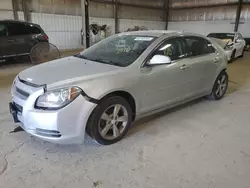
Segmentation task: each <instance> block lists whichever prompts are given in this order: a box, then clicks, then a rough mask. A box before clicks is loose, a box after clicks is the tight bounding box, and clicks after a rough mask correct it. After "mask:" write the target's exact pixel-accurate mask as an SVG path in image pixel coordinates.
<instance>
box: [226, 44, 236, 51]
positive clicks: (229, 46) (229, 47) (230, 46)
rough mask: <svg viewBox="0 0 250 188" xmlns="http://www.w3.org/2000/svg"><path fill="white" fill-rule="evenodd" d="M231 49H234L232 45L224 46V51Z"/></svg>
mask: <svg viewBox="0 0 250 188" xmlns="http://www.w3.org/2000/svg"><path fill="white" fill-rule="evenodd" d="M233 48H234V47H233V44H229V45H226V47H225V50H232V49H233Z"/></svg>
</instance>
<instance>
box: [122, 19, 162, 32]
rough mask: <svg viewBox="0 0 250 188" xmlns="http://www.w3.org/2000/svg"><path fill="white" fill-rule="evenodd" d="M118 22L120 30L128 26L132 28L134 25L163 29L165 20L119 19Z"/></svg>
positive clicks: (124, 29)
mask: <svg viewBox="0 0 250 188" xmlns="http://www.w3.org/2000/svg"><path fill="white" fill-rule="evenodd" d="M119 22H120V24H119V31H120V32H123V31H126V30H127V29H129V28H134V27H135V26H140V27H146V28H147V29H153V30H157V29H165V22H161V21H147V20H130V19H120V20H119Z"/></svg>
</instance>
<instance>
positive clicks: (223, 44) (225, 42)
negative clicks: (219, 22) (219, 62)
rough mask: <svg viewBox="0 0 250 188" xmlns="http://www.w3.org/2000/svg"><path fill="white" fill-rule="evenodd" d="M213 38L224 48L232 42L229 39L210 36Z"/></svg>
mask: <svg viewBox="0 0 250 188" xmlns="http://www.w3.org/2000/svg"><path fill="white" fill-rule="evenodd" d="M210 39H211V40H213V41H215V42H217V43H218V44H219V45H220V46H221V47H222V48H223V49H224V48H225V47H226V46H227V45H228V44H229V43H230V41H229V40H221V39H217V38H212V37H210Z"/></svg>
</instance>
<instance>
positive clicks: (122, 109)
mask: <svg viewBox="0 0 250 188" xmlns="http://www.w3.org/2000/svg"><path fill="white" fill-rule="evenodd" d="M132 114H133V113H132V109H131V106H130V105H129V103H128V102H127V101H126V100H125V99H124V98H122V97H119V96H111V97H108V98H105V99H104V100H101V102H100V104H99V105H98V106H97V107H96V108H95V110H94V111H93V112H92V114H91V115H90V118H89V120H88V124H87V127H86V132H87V134H88V135H89V136H90V137H92V138H93V139H94V140H95V141H96V142H97V143H99V144H101V145H111V144H114V143H116V142H118V141H120V140H121V139H122V138H123V137H124V136H125V135H126V133H127V132H128V129H129V127H130V125H131V123H132Z"/></svg>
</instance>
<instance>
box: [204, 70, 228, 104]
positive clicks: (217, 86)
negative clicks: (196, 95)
mask: <svg viewBox="0 0 250 188" xmlns="http://www.w3.org/2000/svg"><path fill="white" fill-rule="evenodd" d="M227 87H228V74H227V72H226V71H222V72H221V73H220V74H219V76H218V77H217V78H216V81H215V83H214V86H213V90H212V92H211V93H210V95H208V96H207V98H208V99H210V100H220V99H221V98H222V97H223V96H224V95H225V93H226V91H227Z"/></svg>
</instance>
